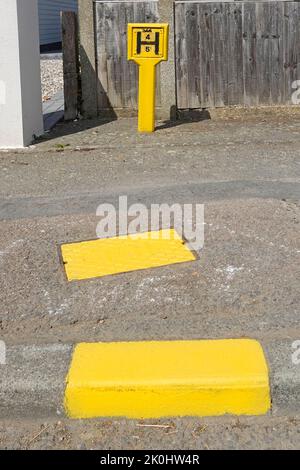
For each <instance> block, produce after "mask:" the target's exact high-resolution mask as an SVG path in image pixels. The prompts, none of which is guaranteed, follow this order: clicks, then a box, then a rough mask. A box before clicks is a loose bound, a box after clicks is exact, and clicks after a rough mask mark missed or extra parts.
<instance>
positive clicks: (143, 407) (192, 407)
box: [65, 339, 270, 418]
mask: <svg viewBox="0 0 300 470" xmlns="http://www.w3.org/2000/svg"><path fill="white" fill-rule="evenodd" d="M269 408H270V390H269V377H268V368H267V364H266V360H265V357H264V353H263V350H262V348H261V346H260V344H259V343H258V342H257V341H254V340H250V339H240V340H239V339H233V340H230V339H226V340H203V341H149V342H128V343H126V342H124V343H122V342H121V343H90V344H89V343H81V344H78V345H77V346H76V348H75V351H74V354H73V358H72V362H71V366H70V370H69V373H68V376H67V385H66V390H65V409H66V413H67V415H68V416H70V417H72V418H92V417H100V416H115V417H116V416H125V417H128V418H159V417H167V416H208V415H222V414H225V413H231V414H237V415H240V414H246V415H259V414H264V413H266V412H267V411H268V410H269Z"/></svg>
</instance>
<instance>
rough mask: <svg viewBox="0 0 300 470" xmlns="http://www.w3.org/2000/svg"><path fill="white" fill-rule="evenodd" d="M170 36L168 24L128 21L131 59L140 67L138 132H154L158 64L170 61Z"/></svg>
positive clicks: (129, 54)
mask: <svg viewBox="0 0 300 470" xmlns="http://www.w3.org/2000/svg"><path fill="white" fill-rule="evenodd" d="M168 37H169V25H168V24H161V23H145V24H143V23H130V24H128V60H133V61H134V62H135V63H136V64H138V66H139V98H138V108H139V115H138V130H139V132H153V131H154V123H155V91H156V65H157V64H159V63H160V62H161V61H163V60H168Z"/></svg>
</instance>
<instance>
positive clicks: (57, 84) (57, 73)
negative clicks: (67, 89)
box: [41, 56, 63, 102]
mask: <svg viewBox="0 0 300 470" xmlns="http://www.w3.org/2000/svg"><path fill="white" fill-rule="evenodd" d="M41 78H42V97H43V102H44V101H47V100H49V99H51V98H52V96H54V95H55V93H57V92H58V91H59V90H61V89H62V88H63V62H62V58H61V57H60V56H58V57H57V58H51V59H45V58H43V59H41Z"/></svg>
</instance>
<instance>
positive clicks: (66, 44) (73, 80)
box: [61, 11, 79, 121]
mask: <svg viewBox="0 0 300 470" xmlns="http://www.w3.org/2000/svg"><path fill="white" fill-rule="evenodd" d="M61 25H62V50H63V73H64V99H65V121H70V120H72V119H76V117H77V114H78V105H79V103H78V100H79V65H78V33H77V15H76V13H75V12H73V11H63V12H61Z"/></svg>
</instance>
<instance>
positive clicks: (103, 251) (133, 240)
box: [61, 229, 196, 281]
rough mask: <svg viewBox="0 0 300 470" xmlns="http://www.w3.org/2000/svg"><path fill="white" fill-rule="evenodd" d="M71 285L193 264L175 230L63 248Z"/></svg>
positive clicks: (191, 257)
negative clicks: (136, 271)
mask: <svg viewBox="0 0 300 470" xmlns="http://www.w3.org/2000/svg"><path fill="white" fill-rule="evenodd" d="M61 252H62V258H63V262H64V265H65V270H66V274H67V278H68V280H69V281H73V280H79V279H89V278H94V277H101V276H107V275H110V274H118V273H124V272H129V271H135V270H139V269H148V268H155V267H159V266H165V265H168V264H174V263H183V262H186V261H194V260H195V259H196V256H195V255H194V253H193V252H192V251H191V250H190V249H189V248H188V246H187V245H186V244H185V243H184V241H183V240H182V239H181V238H180V237H179V235H178V234H177V232H176V231H175V230H174V229H164V230H159V231H153V232H145V233H139V234H133V235H122V236H119V237H112V238H103V239H97V240H89V241H84V242H78V243H70V244H65V245H62V247H61Z"/></svg>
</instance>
